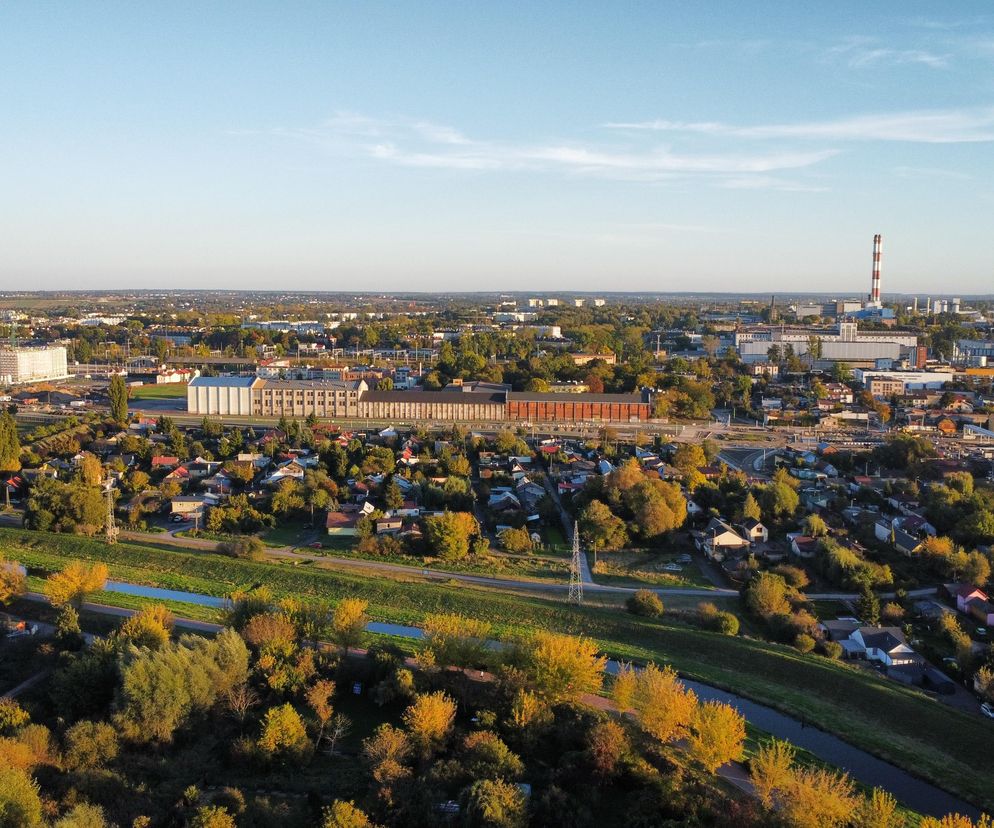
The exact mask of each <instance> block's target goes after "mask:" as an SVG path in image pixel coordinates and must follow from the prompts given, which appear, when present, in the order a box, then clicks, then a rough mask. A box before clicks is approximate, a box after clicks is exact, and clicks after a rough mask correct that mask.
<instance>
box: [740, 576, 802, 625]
mask: <svg viewBox="0 0 994 828" xmlns="http://www.w3.org/2000/svg"><path fill="white" fill-rule="evenodd" d="M790 595H791V591H790V587H788V586H787V582H786V581H785V580H784V579H783V578H782V577H781V576H779V575H774V574H773V573H771V572H759V573H757V574H756V575H754V576H753V577H752V578H751V579H750V581H749V584H748V586H747V587H746V590H745V603H746V607H748V608H749V611H750V612H752V613H754V614H755V615H758V616H759V617H761V618H770V617H772V616H774V615H788V614H789V613H790V611H791V603H790Z"/></svg>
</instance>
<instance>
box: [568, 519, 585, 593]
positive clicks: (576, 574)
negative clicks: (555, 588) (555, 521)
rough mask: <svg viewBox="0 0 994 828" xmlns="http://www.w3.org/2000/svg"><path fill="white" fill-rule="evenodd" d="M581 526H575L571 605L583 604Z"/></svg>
mask: <svg viewBox="0 0 994 828" xmlns="http://www.w3.org/2000/svg"><path fill="white" fill-rule="evenodd" d="M581 554H583V553H581V552H580V526H579V524H577V523H574V524H573V557H572V558H571V559H570V563H569V596H568V597H567V599H566V600H567V602H568V603H570V604H577V605H578V606H579V605H580V604H582V603H583V578H582V577H581V575H580V571H581V570H580V555H581Z"/></svg>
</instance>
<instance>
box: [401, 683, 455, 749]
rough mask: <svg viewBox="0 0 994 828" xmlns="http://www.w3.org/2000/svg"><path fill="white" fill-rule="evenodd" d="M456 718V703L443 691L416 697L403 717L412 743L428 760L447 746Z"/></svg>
mask: <svg viewBox="0 0 994 828" xmlns="http://www.w3.org/2000/svg"><path fill="white" fill-rule="evenodd" d="M455 718H456V703H455V702H454V701H453V700H452V699H451V698H449V697H448V696H447V695H446V694H445V693H443V692H442V691H441V690H439V691H437V692H435V693H422V694H420V695H417V696H415V697H414V702H413V703H412V704H411V706H410V707H408V708H407V710H405V711H404V715H403V717H402V719H403V722H404V726H405V727H406V728H407V732H408V733H409V734H410V737H411V741H412V742H413V743H414V746H415V747H416V748H417V749H418V750H419V751H420V753H421V755H422V756H423V757H424V758H426V759H427V758H429V757H431V756H432V754H434V753H435V751H436V750H438V749H439V748H440V747H442V745H444V744H445V741H446V739H448V738H449V735H450V734H451V733H452V725H453V723H454V722H455Z"/></svg>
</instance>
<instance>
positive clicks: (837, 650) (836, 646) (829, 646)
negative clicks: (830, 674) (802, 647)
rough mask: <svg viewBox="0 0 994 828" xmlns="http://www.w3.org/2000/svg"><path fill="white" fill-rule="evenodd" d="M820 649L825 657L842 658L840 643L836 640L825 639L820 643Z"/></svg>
mask: <svg viewBox="0 0 994 828" xmlns="http://www.w3.org/2000/svg"><path fill="white" fill-rule="evenodd" d="M821 651H822V653H824V655H825V658H831V659H833V660H835V659H839V658H842V645H841V644H840V643H839V642H838V641H825V642H824V643H823V644H822V645H821Z"/></svg>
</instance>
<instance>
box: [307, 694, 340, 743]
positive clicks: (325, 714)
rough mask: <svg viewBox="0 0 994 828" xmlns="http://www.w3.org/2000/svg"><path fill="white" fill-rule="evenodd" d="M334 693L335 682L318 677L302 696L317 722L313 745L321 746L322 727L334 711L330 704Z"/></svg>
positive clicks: (326, 723) (325, 725)
mask: <svg viewBox="0 0 994 828" xmlns="http://www.w3.org/2000/svg"><path fill="white" fill-rule="evenodd" d="M334 694H335V682H333V681H329V680H328V679H319V680H318V681H316V682H314V684H312V685H311V686H310V687H308V688H307V692H306V693H304V698H305V699H306V700H307V706H308V707H310V708H311V711H312V712H313V713H314V718H315V719H317V722H318V735H317V737H316V738H315V739H314V747H315V748H319V747H321V738H322V737H323V736H324V729H325V727H327V725H328V722H329V721H330V720H331V715H332V713H333V712H334V711H333V709H332V706H331V697H332V696H333V695H334Z"/></svg>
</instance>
